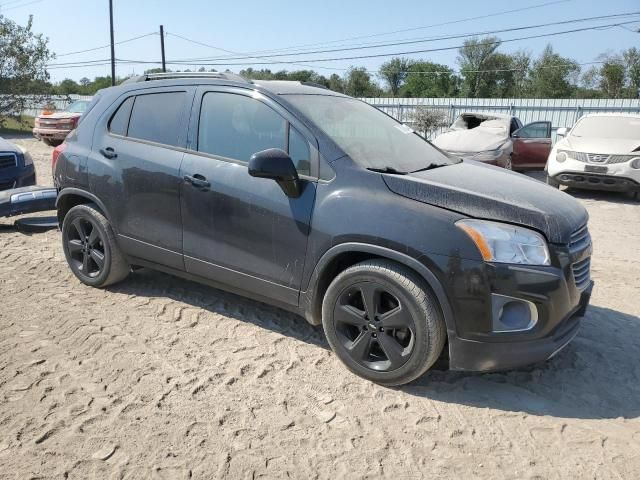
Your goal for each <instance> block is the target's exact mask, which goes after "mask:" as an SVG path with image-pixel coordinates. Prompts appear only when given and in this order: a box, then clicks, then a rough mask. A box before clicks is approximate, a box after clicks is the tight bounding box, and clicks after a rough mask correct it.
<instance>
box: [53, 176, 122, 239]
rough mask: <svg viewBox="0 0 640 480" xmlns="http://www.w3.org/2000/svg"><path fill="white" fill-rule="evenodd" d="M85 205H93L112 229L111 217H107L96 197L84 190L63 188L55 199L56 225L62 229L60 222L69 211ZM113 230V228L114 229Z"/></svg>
mask: <svg viewBox="0 0 640 480" xmlns="http://www.w3.org/2000/svg"><path fill="white" fill-rule="evenodd" d="M87 203H94V204H95V205H96V207H97V208H98V210H100V212H101V213H102V214H103V215H104V216H105V217H106V218H107V220H108V221H109V223H110V224H111V228H114V225H113V222H112V221H111V217H110V216H109V212H108V211H107V209H106V208H105V206H104V203H102V202H101V201H100V199H99V198H98V197H96V196H95V195H93V194H92V193H90V192H87V191H86V190H82V189H80V188H72V187H68V188H63V189H62V190H60V193H58V198H57V199H56V210H57V211H58V224H59V225H60V226H61V227H62V222H63V221H64V217H65V216H66V215H67V213H68V212H69V210H71V209H72V208H73V207H75V206H76V205H82V204H87ZM114 230H115V228H114Z"/></svg>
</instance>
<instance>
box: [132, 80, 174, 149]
mask: <svg viewBox="0 0 640 480" xmlns="http://www.w3.org/2000/svg"><path fill="white" fill-rule="evenodd" d="M185 97H186V93H185V92H166V93H150V94H145V95H138V96H137V97H136V99H135V102H134V104H133V110H132V111H131V119H130V121H129V129H128V132H127V136H128V137H132V138H138V139H140V140H148V141H150V142H157V143H163V144H165V145H173V146H180V144H179V139H180V133H181V131H182V130H183V129H184V125H185V122H184V121H183V114H184V105H185Z"/></svg>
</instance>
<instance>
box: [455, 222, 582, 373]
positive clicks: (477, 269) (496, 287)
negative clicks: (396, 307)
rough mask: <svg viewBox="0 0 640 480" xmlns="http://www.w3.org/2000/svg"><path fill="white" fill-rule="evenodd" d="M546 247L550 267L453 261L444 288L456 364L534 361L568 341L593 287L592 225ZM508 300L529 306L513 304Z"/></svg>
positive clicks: (505, 365) (502, 365)
mask: <svg viewBox="0 0 640 480" xmlns="http://www.w3.org/2000/svg"><path fill="white" fill-rule="evenodd" d="M549 252H550V255H551V265H549V266H528V265H511V264H499V263H485V262H481V261H471V260H460V261H459V262H455V269H453V271H452V269H451V265H452V263H451V260H449V263H448V264H447V266H448V267H449V269H448V270H449V272H450V273H449V281H448V283H447V290H448V292H449V298H450V300H451V301H450V303H451V307H452V310H453V317H454V318H455V325H454V329H449V332H448V340H449V364H450V368H451V369H453V370H467V371H493V370H504V369H510V368H516V367H521V366H525V365H530V364H533V363H537V362H542V361H544V360H546V359H548V358H550V357H551V356H552V355H554V354H555V353H556V352H557V351H559V350H560V349H561V348H563V347H564V346H565V345H566V344H567V343H569V342H570V341H571V339H572V338H573V337H574V336H575V334H576V332H577V330H578V327H579V324H580V317H581V316H583V315H584V313H585V311H586V309H587V306H588V305H589V300H590V298H591V291H592V289H593V282H592V281H591V277H590V262H591V253H592V245H591V238H590V236H589V234H588V230H587V229H586V227H583V228H581V229H579V230H577V231H576V232H575V233H574V234H573V235H572V241H571V243H570V244H569V245H556V244H549ZM496 300H498V301H496ZM501 302H502V303H501ZM505 302H506V303H505ZM509 302H513V305H516V306H528V307H530V308H522V309H517V308H516V309H510V308H509V306H508V303H509ZM506 327H509V328H506Z"/></svg>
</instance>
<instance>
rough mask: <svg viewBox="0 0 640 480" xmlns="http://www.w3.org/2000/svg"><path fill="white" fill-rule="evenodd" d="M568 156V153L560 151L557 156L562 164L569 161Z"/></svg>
mask: <svg viewBox="0 0 640 480" xmlns="http://www.w3.org/2000/svg"><path fill="white" fill-rule="evenodd" d="M567 157H568V155H567V152H564V151H562V150H560V151H559V152H558V153H557V154H556V160H557V161H558V162H560V163H562V162H564V161H565V160H566V159H567Z"/></svg>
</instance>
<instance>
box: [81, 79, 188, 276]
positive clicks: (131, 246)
mask: <svg viewBox="0 0 640 480" xmlns="http://www.w3.org/2000/svg"><path fill="white" fill-rule="evenodd" d="M194 92H195V88H193V87H181V86H177V87H163V88H150V89H145V90H135V91H132V92H129V94H127V95H125V96H123V97H121V98H120V99H119V100H118V101H117V102H116V103H115V104H114V105H113V106H112V107H111V108H110V109H109V110H108V112H107V113H106V114H105V115H104V118H102V119H101V120H100V121H99V122H98V124H97V127H96V133H95V138H94V144H93V149H92V152H91V156H92V160H91V161H90V162H89V165H90V171H89V179H90V188H91V190H92V192H93V193H94V194H95V195H96V196H97V197H98V198H100V199H101V200H102V201H103V202H104V204H105V207H106V208H107V211H108V212H109V214H110V215H111V220H112V223H113V225H114V228H115V230H116V232H117V234H118V242H119V244H120V246H121V247H122V248H123V249H124V250H125V252H126V253H127V254H129V255H131V256H133V257H138V258H141V259H144V260H149V261H152V262H155V263H159V264H162V265H167V266H169V267H172V268H176V269H180V270H183V269H184V262H183V260H182V220H181V216H180V187H181V185H182V180H181V177H180V164H181V162H182V158H183V156H184V148H185V145H186V137H187V125H188V118H189V111H190V107H191V104H192V101H193V94H194Z"/></svg>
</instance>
